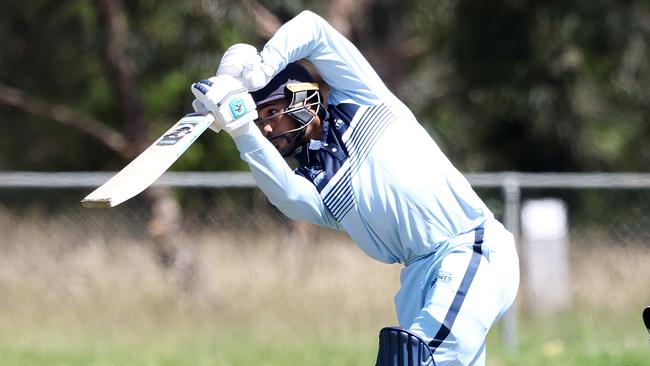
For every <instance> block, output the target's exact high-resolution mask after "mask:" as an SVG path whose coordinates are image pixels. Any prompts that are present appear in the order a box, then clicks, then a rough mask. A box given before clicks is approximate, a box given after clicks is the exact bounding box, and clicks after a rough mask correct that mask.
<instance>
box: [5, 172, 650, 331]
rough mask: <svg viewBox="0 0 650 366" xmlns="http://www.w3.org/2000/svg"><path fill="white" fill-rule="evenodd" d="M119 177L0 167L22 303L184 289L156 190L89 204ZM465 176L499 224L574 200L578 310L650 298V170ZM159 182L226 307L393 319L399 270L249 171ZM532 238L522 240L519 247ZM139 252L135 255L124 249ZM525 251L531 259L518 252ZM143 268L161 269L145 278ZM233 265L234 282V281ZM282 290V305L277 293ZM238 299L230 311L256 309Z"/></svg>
mask: <svg viewBox="0 0 650 366" xmlns="http://www.w3.org/2000/svg"><path fill="white" fill-rule="evenodd" d="M111 174H112V173H2V174H0V232H1V233H2V238H0V243H1V244H0V251H2V253H3V254H2V255H3V258H4V261H3V262H4V264H0V287H2V291H3V292H4V293H13V294H14V295H15V296H13V298H14V299H16V298H20V296H18V295H16V294H23V295H24V296H27V297H29V296H28V295H25V291H27V290H25V287H30V286H31V288H32V289H33V290H34V291H37V290H38V291H40V290H39V289H41V287H47V288H48V291H50V293H52V294H54V293H56V289H59V290H60V291H62V293H63V294H65V295H60V296H63V297H69V296H70V294H71V293H74V292H75V291H80V290H79V288H99V287H101V286H100V285H98V283H97V282H93V281H91V280H89V278H90V279H93V278H94V279H95V280H97V278H100V280H97V281H99V282H101V283H103V284H104V285H106V284H107V283H111V285H106V286H107V287H106V288H107V290H106V291H107V293H111V292H114V291H115V289H114V286H116V285H115V281H118V280H117V279H119V278H122V280H123V281H124V283H122V285H120V286H122V287H120V288H123V287H124V286H127V285H126V284H128V286H135V284H136V283H143V285H142V287H137V286H136V287H134V288H132V287H128V286H127V287H128V288H129V289H131V290H132V291H131V292H130V293H136V292H139V293H145V294H146V293H149V294H150V295H151V291H153V292H155V293H156V294H158V295H155V296H163V295H164V296H167V297H174V296H176V295H174V293H175V291H176V290H174V289H172V288H168V287H166V286H167V285H163V284H161V282H165V281H168V280H169V279H170V278H169V277H168V276H167V275H160V276H159V277H156V276H157V275H156V276H154V275H152V274H151V273H153V272H151V271H154V272H155V273H158V272H156V271H158V270H157V269H155V268H153V267H155V263H157V262H156V261H155V260H151V259H150V258H149V257H148V256H147V255H146V254H143V253H146V252H148V251H149V252H150V250H149V248H152V247H153V248H155V247H156V244H153V245H149V244H151V243H152V242H154V241H155V240H153V239H152V237H155V235H156V232H157V231H159V230H160V229H159V228H157V225H159V223H156V222H155V217H154V216H155V214H154V213H152V212H153V211H152V210H151V208H150V203H151V202H150V200H148V199H147V198H146V195H139V196H137V197H136V198H134V199H132V200H129V201H127V202H126V203H124V204H122V205H120V206H118V207H115V208H111V209H103V210H102V209H84V208H82V207H81V205H80V204H79V201H80V200H81V198H83V197H84V196H85V195H86V194H87V193H89V192H90V191H91V190H92V189H93V188H94V187H96V186H99V185H100V184H102V183H103V182H104V181H106V180H107V179H108V178H109V177H110V176H111ZM468 178H469V180H470V182H471V183H472V185H473V186H474V187H475V189H476V190H477V192H478V193H479V195H480V196H481V197H482V198H483V199H484V200H485V202H486V203H487V205H488V206H489V207H490V208H491V209H492V211H493V212H494V213H495V215H496V216H497V218H499V219H500V220H502V221H503V222H504V223H505V224H506V226H508V227H509V228H511V229H513V231H514V232H515V233H517V234H519V232H520V229H519V227H520V225H521V216H520V211H521V207H522V205H523V204H525V202H527V201H528V200H532V199H540V198H549V197H551V198H555V199H559V200H561V202H564V204H565V206H566V213H567V224H568V240H569V248H570V255H569V261H570V262H569V263H570V268H571V277H570V281H571V295H572V304H574V305H584V304H588V305H589V306H603V307H606V308H612V307H613V308H619V309H620V307H621V306H629V307H634V306H638V305H639V304H641V303H644V302H650V287H649V286H648V285H647V284H648V283H650V265H648V263H650V174H520V173H493V174H469V175H468ZM157 186H158V188H157V189H165V190H167V191H166V192H164V193H165V194H169V196H170V197H173V198H174V200H173V202H176V203H178V208H179V209H180V211H179V215H177V216H176V217H177V220H178V222H177V223H176V224H177V225H175V226H174V232H173V233H172V234H171V236H172V238H173V240H172V241H173V242H174V243H173V244H174V245H176V250H178V248H192V254H191V255H190V259H189V261H190V262H195V263H190V267H192V268H194V269H193V270H192V274H191V276H197V273H198V276H200V277H201V278H202V280H201V281H203V282H204V283H202V284H200V285H199V286H200V288H201V290H198V291H205V292H209V293H211V294H219V295H218V296H217V298H219V299H220V300H218V301H219V302H222V301H226V302H228V301H227V300H224V296H225V297H226V298H228V296H226V295H224V294H231V295H232V294H234V293H236V294H237V296H239V297H240V299H241V298H246V299H248V300H247V301H246V302H245V303H247V304H258V305H260V304H261V303H264V306H265V307H268V304H269V303H273V301H279V303H282V305H281V306H282V307H286V306H287V303H288V302H291V304H293V305H292V306H295V307H296V309H298V308H301V309H307V308H311V309H314V308H318V309H321V310H319V311H320V312H322V313H327V312H328V310H327V309H329V311H330V312H331V313H332V314H335V315H333V317H338V318H341V317H342V316H341V309H342V305H341V301H340V300H337V301H333V300H331V299H333V298H336V299H341V298H345V299H347V300H346V301H345V302H344V305H343V308H345V309H348V311H350V312H351V314H352V315H350V316H351V317H354V318H355V321H359V319H360V316H359V314H361V313H362V312H363V314H366V316H367V318H366V319H368V321H369V322H370V321H376V319H385V322H386V323H391V321H390V317H391V316H392V303H391V301H390V298H391V297H392V293H393V292H394V291H395V290H396V289H397V286H398V280H397V276H398V271H399V268H398V267H399V266H392V267H390V269H388V270H386V268H385V267H378V265H376V264H370V263H372V261H366V259H365V257H364V256H363V255H361V254H360V252H359V251H358V250H357V249H356V248H355V247H354V245H353V244H352V242H351V241H350V240H349V238H347V236H345V235H344V234H343V233H338V232H334V231H331V230H328V229H320V228H315V227H313V226H309V225H302V224H298V223H294V222H291V221H290V220H288V219H286V218H285V217H284V216H283V215H282V214H281V213H279V212H278V211H277V210H276V209H275V208H274V207H272V206H271V205H270V204H269V203H268V201H267V200H266V198H265V197H264V196H263V194H262V193H261V192H260V191H259V189H257V188H256V187H255V186H254V182H253V180H252V178H251V177H250V175H249V174H248V173H166V174H165V175H164V176H163V178H161V180H159V181H158V183H157ZM161 187H162V188H161ZM524 240H525V238H524V237H520V240H519V245H520V249H522V243H523V241H524ZM143 244H144V245H143ZM269 248H270V249H269ZM287 248H290V250H287ZM129 250H131V251H133V252H131V254H129V255H127V256H124V252H125V251H126V252H128V251H129ZM539 250H544V249H543V248H540V249H539ZM118 251H121V253H122V254H117V252H118ZM38 253H40V254H38ZM71 253H73V254H71ZM93 253H94V254H93ZM97 253H99V254H97ZM134 253H136V254H134ZM138 253H139V254H138ZM520 254H522V256H525V255H528V254H530V253H525V250H521V251H520ZM533 254H534V253H533ZM95 255H97V256H98V257H95ZM78 256H81V257H78ZM151 257H152V258H155V256H151ZM26 258H28V259H26ZM38 258H40V259H38ZM116 258H119V259H116ZM129 258H130V259H129ZM134 258H138V259H134ZM148 258H149V259H148ZM224 258H228V260H227V261H226V259H224ZM233 258H236V259H233ZM118 262H119V263H120V264H118ZM45 263H47V265H45ZM147 263H148V264H147ZM553 265H554V264H553V263H549V264H548V266H549V267H553ZM152 266H153V267H152ZM197 266H198V267H199V269H198V272H197V270H196V267H197ZM251 266H252V267H253V268H255V269H256V270H253V277H254V278H255V279H254V281H255V282H256V284H257V285H259V286H260V287H259V288H258V287H255V286H254V285H252V284H251V283H246V282H242V281H243V280H242V279H241V278H242V277H250V276H251V274H250V273H251V272H250V271H251V269H250V268H251ZM45 267H48V268H49V269H44V268H45ZM163 267H164V266H163ZM143 268H150V271H148V272H146V271H145V272H142V271H143ZM260 268H264V269H263V270H262V269H260ZM526 270H527V268H526V262H525V261H522V279H523V280H524V281H523V282H522V291H521V292H520V294H526V291H527V288H526V286H527V284H526V282H525V280H526V276H525V271H526ZM100 272H103V273H110V276H107V277H108V278H110V280H109V279H106V278H104V279H102V278H103V277H101V276H100V274H99V273H100ZM226 272H228V275H229V276H230V277H231V279H230V280H227V279H226V278H225V277H224V273H226ZM128 273H130V275H127V274H128ZM324 274H325V275H324ZM84 276H85V277H84ZM79 277H83V278H85V280H84V281H87V282H83V281H82V282H83V283H85V285H83V284H80V283H79V282H78V281H80V280H79ZM30 278H31V281H32V282H30V280H27V279H30ZM54 279H56V281H54ZM73 279H74V280H73ZM172 279H173V278H172ZM70 281H72V282H70ZM88 281H90V282H88ZM228 281H230V282H228ZM171 282H173V281H171ZM206 283H207V285H206ZM278 283H283V285H282V286H280V285H278ZM305 283H308V284H309V285H308V286H307V285H305ZM64 284H65V285H64ZM152 284H156V285H152ZM346 284H347V285H346ZM84 286H85V287H84ZM118 287H119V286H118ZM242 287H243V288H245V289H246V293H243V292H242V291H243V289H242ZM152 288H154V290H152ZM296 288H301V289H300V290H299V291H300V293H301V294H302V296H300V300H296V298H295V297H292V296H293V293H294V292H295V291H296ZM155 289H157V290H155ZM359 291H363V293H364V294H365V295H364V296H363V299H361V298H360V297H359V296H356V295H355V294H358V293H359ZM161 294H163V295H161ZM282 294H285V295H286V296H287V298H286V299H285V300H274V299H277V298H278V296H280V297H281V296H282ZM203 295H204V294H202V295H201V296H200V297H202V298H205V297H209V296H207V295H206V296H203ZM52 296H53V297H54V298H56V297H57V296H59V295H55V294H54V295H52ZM89 296H90V295H89ZM92 296H95V297H97V296H99V295H97V294H94V295H92ZM92 296H91V297H92ZM151 296H154V295H151ZM164 296H163V297H164ZM232 296H234V295H232ZM100 297H101V296H100ZM8 298H11V297H5V298H4V299H5V300H3V301H5V302H6V301H8V300H7V299H8ZM72 298H74V296H72ZM289 298H291V300H288V299H289ZM16 301H18V300H16ZM530 301H534V299H533V300H530V299H529V300H526V297H525V296H520V304H522V303H523V305H524V309H525V308H526V307H525V306H526V303H527V302H530ZM237 303H238V304H239V305H237V306H233V307H234V308H237V309H238V310H240V311H245V307H244V309H242V306H241V303H240V302H239V300H238V301H237ZM369 304H382V305H369ZM4 305H5V306H8V305H7V304H6V303H5V304H4ZM14 305H15V304H14ZM0 306H2V301H0ZM15 306H18V305H15ZM220 306H221V305H220ZM250 306H251V307H252V306H253V305H250ZM260 306H261V305H260ZM278 306H280V305H278ZM373 306H374V307H373ZM520 307H521V306H520ZM251 309H252V308H251ZM355 309H356V310H355ZM359 309H363V311H361V310H359ZM251 311H252V310H251ZM296 311H298V310H296ZM342 318H345V316H343V317H342ZM509 324H510V323H509V321H508V320H506V322H505V328H506V332H505V334H506V335H505V336H506V338H507V337H508V331H507V328H508V327H513V328H514V326H515V324H514V322H513V323H512V324H510V325H509ZM510 337H512V334H511V335H510Z"/></svg>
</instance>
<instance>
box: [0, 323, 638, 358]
mask: <svg viewBox="0 0 650 366" xmlns="http://www.w3.org/2000/svg"><path fill="white" fill-rule="evenodd" d="M226 318H227V317H226ZM226 318H208V319H205V320H204V321H201V320H200V319H199V318H195V319H192V317H184V316H179V317H177V318H176V319H173V320H171V321H167V322H165V321H162V320H161V322H160V323H157V324H155V323H152V322H151V319H145V320H142V321H136V322H130V323H120V320H119V319H117V320H115V322H113V323H112V324H105V326H104V327H102V325H101V324H99V323H97V322H94V321H92V320H91V321H89V322H85V321H84V319H79V321H77V322H74V321H70V322H69V323H67V324H61V323H58V322H52V323H49V324H45V325H41V326H38V325H37V324H24V327H22V328H21V327H17V328H16V327H15V326H16V324H14V325H13V326H3V328H2V329H3V331H2V336H1V337H0V365H3V366H14V365H15V366H32V365H33V366H37V365H38V366H42V365H57V366H81V365H84V366H86V365H95V366H111V365H116V366H117V365H120V366H130V365H133V366H135V365H138V366H145V365H160V366H166V365H169V366H172V365H174V366H183V365H196V366H201V365H206V366H207V365H225V366H230V365H232V366H235V365H268V366H273V365H323V366H325V365H350V366H352V365H372V364H373V363H374V357H375V352H376V336H377V334H376V333H377V330H376V329H374V328H372V327H370V326H369V325H365V326H360V327H353V326H352V327H345V326H339V325H328V324H327V322H323V323H318V324H311V325H308V324H299V325H297V326H287V325H281V324H274V321H269V320H265V321H261V322H259V323H255V322H249V321H248V320H240V321H235V320H233V319H226ZM167 320H169V319H167ZM335 323H337V322H336V321H335ZM339 328H340V329H339ZM499 331H500V329H499V327H498V326H497V327H496V328H495V329H494V331H493V332H492V334H491V335H490V337H489V345H488V365H490V366H496V365H504V366H505V365H508V366H509V365H513V366H514V365H529V366H537V365H539V366H542V365H566V366H578V365H603V366H605V365H606V366H619V365H620V366H647V365H648V360H650V343H648V335H647V333H646V331H645V329H643V325H642V324H641V321H640V316H638V314H637V316H636V317H634V316H629V317H626V316H618V315H609V316H604V315H603V314H596V313H593V312H584V311H573V312H570V313H566V314H562V315H560V316H555V317H550V318H545V319H544V320H539V319H537V320H533V319H527V317H525V318H524V319H523V321H522V322H521V323H520V327H519V329H518V341H517V344H516V345H515V346H514V348H512V349H506V348H504V347H503V346H502V344H501V342H500V332H499Z"/></svg>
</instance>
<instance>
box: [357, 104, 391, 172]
mask: <svg viewBox="0 0 650 366" xmlns="http://www.w3.org/2000/svg"><path fill="white" fill-rule="evenodd" d="M394 119H395V117H394V115H393V114H392V113H391V112H390V110H389V109H388V108H387V107H386V106H385V105H383V104H382V105H379V106H376V107H372V108H370V109H369V110H368V111H367V113H366V114H365V115H364V116H363V117H362V118H361V120H359V123H358V124H357V125H356V126H355V127H354V130H353V131H352V134H351V135H350V139H349V141H348V142H347V144H346V145H347V146H348V151H349V153H350V159H351V160H350V161H351V166H350V169H352V172H353V173H356V171H357V170H358V169H359V166H360V165H361V163H362V162H363V161H364V160H365V159H366V157H367V156H368V154H369V153H370V150H371V149H372V148H373V147H374V145H375V143H376V142H377V140H378V139H379V137H380V136H381V135H382V134H383V132H384V130H385V129H386V128H387V127H388V126H389V125H390V124H391V122H392V121H393V120H394Z"/></svg>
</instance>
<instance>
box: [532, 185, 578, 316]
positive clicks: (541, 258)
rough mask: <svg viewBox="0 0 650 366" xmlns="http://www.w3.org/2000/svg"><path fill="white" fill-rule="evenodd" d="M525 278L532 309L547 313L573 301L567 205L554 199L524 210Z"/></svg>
mask: <svg viewBox="0 0 650 366" xmlns="http://www.w3.org/2000/svg"><path fill="white" fill-rule="evenodd" d="M521 219H522V228H521V229H522V236H523V240H522V244H523V253H522V254H523V257H524V263H525V266H526V267H525V268H526V272H525V281H526V285H527V286H526V289H527V295H528V303H529V304H530V308H531V309H532V310H534V311H535V312H538V313H542V314H548V313H553V312H555V311H557V310H561V309H563V308H565V307H567V306H568V305H569V304H570V300H571V293H570V286H569V240H568V232H569V230H568V219H567V206H566V204H565V203H564V201H562V200H559V199H553V198H546V199H535V200H528V201H525V202H524V204H523V207H522V210H521Z"/></svg>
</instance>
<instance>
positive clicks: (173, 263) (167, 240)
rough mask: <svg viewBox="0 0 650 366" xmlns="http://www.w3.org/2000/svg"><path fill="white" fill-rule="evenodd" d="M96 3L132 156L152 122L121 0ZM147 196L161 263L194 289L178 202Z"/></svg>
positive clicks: (163, 191) (156, 191)
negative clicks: (129, 51)
mask: <svg viewBox="0 0 650 366" xmlns="http://www.w3.org/2000/svg"><path fill="white" fill-rule="evenodd" d="M95 6H96V8H97V17H98V22H99V26H100V30H101V31H102V34H101V39H102V41H103V47H102V50H103V55H102V56H103V60H104V62H105V67H106V71H107V73H108V79H109V80H110V82H111V84H112V86H113V90H114V92H115V96H116V99H117V102H118V108H119V111H120V117H121V118H122V121H123V123H124V125H123V126H124V135H125V137H126V139H127V140H128V141H129V143H130V144H131V149H128V150H129V152H128V154H127V155H128V156H129V157H130V158H131V159H132V158H134V157H136V156H137V154H138V153H139V152H141V151H142V150H144V149H145V148H146V147H147V146H149V144H150V143H151V141H150V140H149V138H148V133H147V132H148V128H149V123H148V121H147V120H146V118H145V115H144V109H143V107H142V104H141V103H140V99H139V97H138V91H137V85H136V82H135V78H134V76H133V62H132V60H131V59H130V58H129V57H128V55H127V54H126V53H125V50H124V45H125V44H126V41H127V36H128V29H127V23H126V17H125V15H124V12H123V9H122V6H121V2H120V1H114V0H95ZM145 197H146V198H147V201H148V203H149V205H150V208H151V212H152V219H151V222H150V224H149V228H148V230H149V233H150V234H151V237H152V239H153V242H154V248H155V251H156V253H157V256H158V258H159V260H160V263H161V264H162V265H163V266H164V267H165V268H168V269H174V270H177V271H179V273H178V274H179V276H180V277H179V278H180V282H181V284H182V286H183V287H184V288H185V289H193V288H194V287H195V285H196V282H197V278H196V277H197V273H198V272H197V262H196V259H195V258H194V256H193V254H192V253H191V251H190V250H189V249H188V248H183V247H182V246H180V245H179V244H178V236H179V235H178V234H179V232H180V229H181V227H180V222H181V215H180V206H179V204H178V202H177V201H176V199H175V198H174V197H173V196H172V195H171V192H170V190H169V189H167V188H150V189H148V190H147V191H146V192H145Z"/></svg>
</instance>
